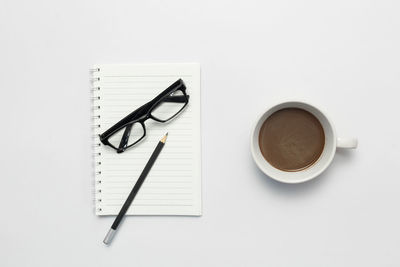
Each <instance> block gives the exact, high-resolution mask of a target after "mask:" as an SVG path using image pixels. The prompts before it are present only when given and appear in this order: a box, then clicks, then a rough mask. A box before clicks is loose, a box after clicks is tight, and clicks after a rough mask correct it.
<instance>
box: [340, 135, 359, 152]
mask: <svg viewBox="0 0 400 267" xmlns="http://www.w3.org/2000/svg"><path fill="white" fill-rule="evenodd" d="M357 145H358V140H357V138H341V137H338V138H337V139H336V147H338V148H351V149H354V148H357Z"/></svg>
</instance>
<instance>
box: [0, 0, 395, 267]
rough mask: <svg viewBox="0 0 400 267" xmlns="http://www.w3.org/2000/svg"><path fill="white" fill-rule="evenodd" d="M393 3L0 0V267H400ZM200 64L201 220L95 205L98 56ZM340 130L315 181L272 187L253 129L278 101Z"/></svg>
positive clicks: (109, 59)
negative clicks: (105, 211)
mask: <svg viewBox="0 0 400 267" xmlns="http://www.w3.org/2000/svg"><path fill="white" fill-rule="evenodd" d="M399 13H400V2H399V1H396V0H393V1H387V0H379V1H378V0H376V1H373V0H363V1H362V0H359V1H356V0H338V1H317V0H315V1H311V0H305V1H294V0H282V1H241V2H240V3H238V2H233V1H208V0H207V1H206V0H203V1H198V2H192V1H175V0H171V1H160V0H159V1H154V0H146V1H63V2H58V1H42V0H35V1H11V0H10V1H8V0H3V1H1V7H0V90H1V96H0V122H1V134H0V137H1V152H0V164H1V180H0V181H1V184H0V212H1V219H0V266H128V265H132V266H307V267H310V266H399V265H400V255H399V250H400V229H399V226H400V214H399V212H400V209H399V203H400V175H399V165H400V139H399V136H400V119H399V117H400V112H399V106H400V98H399V96H400V94H399V89H400V88H399V86H400V64H399V62H400V49H399V47H400V37H399V36H400V16H399ZM136 62H199V63H201V67H202V151H203V157H202V158H203V164H202V170H203V214H204V215H203V216H202V217H157V216H152V217H129V218H127V219H126V220H125V221H124V223H123V226H122V227H121V228H120V229H119V232H118V234H117V236H116V237H115V240H114V242H113V243H112V245H111V246H110V247H106V246H104V245H103V244H102V239H103V237H104V235H105V234H106V232H107V230H108V228H109V227H110V225H111V223H112V221H113V219H114V218H113V217H106V218H98V217H96V216H95V215H94V213H93V203H92V194H91V190H92V188H91V186H92V182H93V174H92V159H91V139H90V136H91V126H90V123H91V122H90V114H91V113H90V100H89V98H90V93H89V86H90V84H89V73H88V68H89V67H90V66H91V65H92V64H94V63H136ZM283 97H284V98H301V99H303V100H307V101H309V102H311V103H314V104H316V105H318V106H321V107H323V109H324V111H326V112H327V114H328V115H329V116H330V118H331V119H332V121H333V122H334V123H335V125H336V128H337V132H338V134H339V135H341V136H357V137H358V138H359V149H357V150H355V151H340V152H338V153H337V155H336V157H335V159H334V161H333V163H332V165H331V167H330V168H329V169H328V171H327V172H326V173H324V174H323V175H322V176H321V177H319V178H318V179H316V180H313V181H311V182H308V183H305V184H301V185H284V184H279V183H277V182H274V181H272V180H270V179H269V178H267V177H265V176H264V175H263V174H261V172H260V171H259V170H258V169H257V168H256V166H255V164H254V163H253V162H252V159H251V156H250V150H249V138H250V130H251V127H252V125H253V123H254V120H255V119H256V117H257V116H258V115H259V114H260V113H261V112H262V111H264V109H265V108H266V107H267V106H268V105H270V104H273V103H274V102H275V100H276V99H279V98H283Z"/></svg>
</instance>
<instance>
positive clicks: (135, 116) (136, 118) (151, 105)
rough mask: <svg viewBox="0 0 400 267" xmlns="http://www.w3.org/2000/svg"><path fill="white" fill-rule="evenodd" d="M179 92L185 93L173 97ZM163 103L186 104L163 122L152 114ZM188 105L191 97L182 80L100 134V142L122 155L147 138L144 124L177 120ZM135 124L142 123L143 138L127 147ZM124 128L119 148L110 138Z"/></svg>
mask: <svg viewBox="0 0 400 267" xmlns="http://www.w3.org/2000/svg"><path fill="white" fill-rule="evenodd" d="M179 90H180V91H182V93H183V95H182V96H171V94H172V93H174V92H176V91H179ZM163 102H176V103H185V104H184V105H183V106H182V107H181V109H180V110H179V111H178V112H176V113H175V114H174V115H173V116H172V117H170V118H168V119H166V120H161V119H159V118H157V117H154V116H153V115H152V114H151V113H152V111H154V109H155V108H156V107H158V105H159V104H160V103H163ZM188 103H189V95H188V94H186V86H185V83H184V82H183V80H182V79H179V80H177V81H176V82H174V83H173V84H171V85H170V86H168V88H167V89H165V90H164V91H162V92H161V93H160V94H159V95H158V96H156V97H155V98H153V99H152V100H151V101H149V102H147V103H146V104H144V105H142V106H141V107H139V108H137V109H136V110H134V111H133V112H131V113H130V114H129V115H127V116H126V117H124V118H123V119H121V120H120V121H119V122H117V123H116V124H114V125H113V126H111V127H110V128H109V129H107V130H106V131H105V132H104V133H102V134H100V135H99V137H100V141H101V142H102V143H103V144H104V145H108V146H110V147H112V148H113V149H115V150H116V151H117V153H122V152H124V151H125V150H126V149H128V148H130V147H132V146H134V145H136V144H137V143H139V142H140V141H141V140H142V139H143V138H144V137H145V136H146V126H145V124H144V122H145V121H146V120H148V119H153V120H155V121H157V122H161V123H165V122H168V121H170V120H172V119H173V118H175V117H176V116H177V115H178V114H179V113H181V112H182V110H183V109H184V108H185V107H186V106H187V105H188ZM134 123H140V125H141V126H142V128H143V136H142V137H140V138H139V139H138V140H136V141H135V142H134V143H132V144H130V145H127V144H128V140H129V136H130V133H131V129H132V125H133V124H134ZM129 125H130V127H129ZM123 128H125V130H124V133H123V136H122V137H121V141H120V144H119V147H118V148H117V147H115V146H114V145H113V144H111V143H110V142H109V138H110V137H111V136H113V135H114V134H115V133H117V132H118V131H120V130H121V129H123Z"/></svg>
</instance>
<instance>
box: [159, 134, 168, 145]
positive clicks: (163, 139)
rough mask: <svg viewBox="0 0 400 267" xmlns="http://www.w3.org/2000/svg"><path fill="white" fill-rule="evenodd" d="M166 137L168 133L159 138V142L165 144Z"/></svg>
mask: <svg viewBox="0 0 400 267" xmlns="http://www.w3.org/2000/svg"><path fill="white" fill-rule="evenodd" d="M167 136H168V132H167V133H166V134H165V135H164V136H163V138H161V140H160V142H163V143H165V141H167Z"/></svg>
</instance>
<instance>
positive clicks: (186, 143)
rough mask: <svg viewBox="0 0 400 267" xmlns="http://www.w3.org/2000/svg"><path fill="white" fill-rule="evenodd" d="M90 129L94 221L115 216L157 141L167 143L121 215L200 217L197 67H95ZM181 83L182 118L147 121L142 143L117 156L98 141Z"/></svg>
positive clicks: (175, 65)
mask: <svg viewBox="0 0 400 267" xmlns="http://www.w3.org/2000/svg"><path fill="white" fill-rule="evenodd" d="M92 75H93V77H92V81H93V125H94V127H93V129H94V161H95V208H96V215H116V214H118V212H119V211H120V209H121V207H122V205H123V203H124V201H125V199H126V197H127V196H128V194H129V192H130V191H131V189H132V187H133V186H134V184H135V182H136V180H137V179H138V177H139V175H140V173H141V172H142V170H143V168H144V166H145V164H146V162H147V161H148V159H149V157H150V155H151V153H152V152H153V150H154V148H155V147H156V145H157V143H158V141H159V139H160V138H161V137H162V136H163V135H164V134H165V133H166V132H168V140H167V143H166V145H165V147H164V149H163V151H162V152H161V154H160V156H159V158H158V159H157V161H156V162H155V164H154V165H153V167H152V169H151V171H150V173H149V175H148V176H147V178H146V180H145V182H144V184H143V186H142V187H141V189H140V190H139V192H138V194H137V195H136V198H135V200H134V201H133V203H132V205H131V207H130V208H129V210H128V212H127V214H130V215H194V216H199V215H201V144H200V142H201V136H200V66H199V64H194V63H190V64H126V65H95V66H94V68H93V69H92ZM179 78H181V79H182V80H183V81H184V83H185V85H186V87H187V93H188V95H190V98H189V103H188V105H187V107H186V108H185V109H184V111H183V112H182V113H180V114H179V115H178V116H177V117H175V118H174V119H173V120H172V121H170V122H168V123H159V122H155V121H153V120H147V121H146V122H145V124H146V137H145V139H144V140H143V141H141V142H140V143H139V144H137V145H135V146H134V147H132V148H129V149H127V150H126V151H125V152H124V153H121V154H117V153H116V152H115V150H113V149H111V148H110V147H108V146H104V145H103V144H101V143H100V140H99V137H98V135H99V134H101V133H103V132H104V131H105V130H107V129H108V128H109V127H111V126H112V125H114V124H115V123H117V122H118V121H119V120H120V119H122V118H123V117H125V116H126V115H128V114H129V113H130V112H132V111H133V110H135V109H136V108H138V107H140V106H142V105H143V104H145V103H147V102H148V101H150V100H152V99H153V98H154V97H156V96H157V95H158V94H159V93H161V92H162V91H163V90H164V89H166V88H167V87H168V86H169V85H171V84H172V83H173V82H175V81H176V80H178V79H179Z"/></svg>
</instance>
